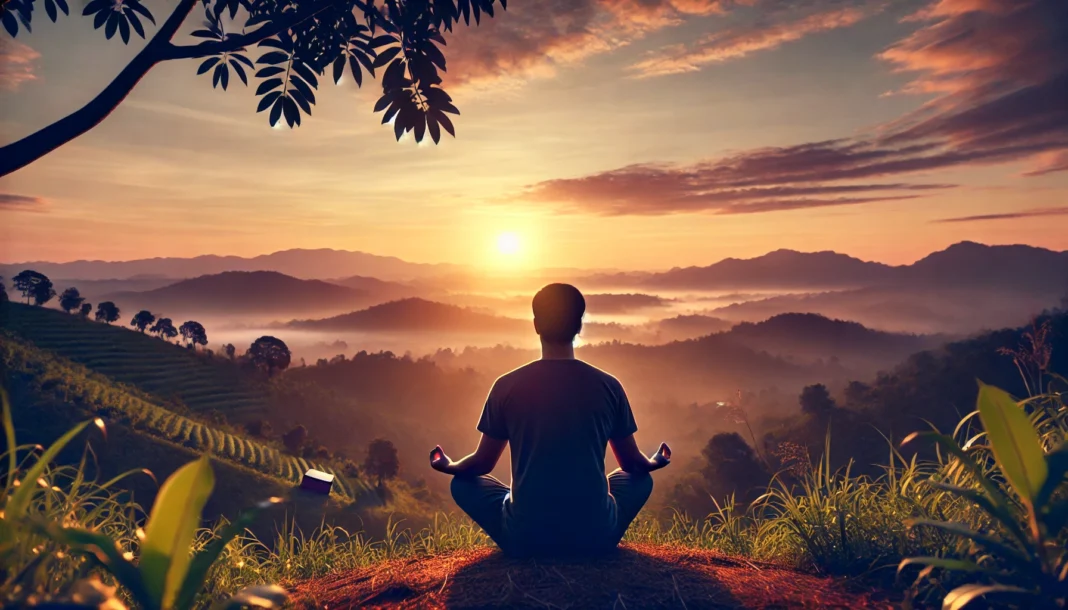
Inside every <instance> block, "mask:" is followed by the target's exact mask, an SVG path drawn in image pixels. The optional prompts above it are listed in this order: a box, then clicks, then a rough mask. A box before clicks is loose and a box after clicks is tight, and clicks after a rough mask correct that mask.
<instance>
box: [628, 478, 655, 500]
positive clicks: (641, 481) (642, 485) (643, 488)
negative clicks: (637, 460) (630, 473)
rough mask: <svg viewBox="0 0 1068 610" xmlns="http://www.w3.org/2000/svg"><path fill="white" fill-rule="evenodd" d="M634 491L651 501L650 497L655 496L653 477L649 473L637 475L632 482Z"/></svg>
mask: <svg viewBox="0 0 1068 610" xmlns="http://www.w3.org/2000/svg"><path fill="white" fill-rule="evenodd" d="M632 484H633V485H634V489H635V490H637V491H638V492H639V493H640V494H641V495H642V496H644V497H645V499H649V496H651V495H652V494H653V475H651V474H649V473H648V472H645V473H642V474H639V475H635V476H634V479H633V481H632Z"/></svg>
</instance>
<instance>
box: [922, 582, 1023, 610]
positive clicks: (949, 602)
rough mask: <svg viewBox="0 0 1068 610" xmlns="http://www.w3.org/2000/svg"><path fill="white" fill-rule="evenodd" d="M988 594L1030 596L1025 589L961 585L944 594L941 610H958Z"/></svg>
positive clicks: (1005, 586) (1004, 586)
mask: <svg viewBox="0 0 1068 610" xmlns="http://www.w3.org/2000/svg"><path fill="white" fill-rule="evenodd" d="M990 593H1016V594H1023V595H1030V594H1031V592H1030V591H1028V590H1027V589H1021V588H1020V587H1010V586H1008V585H977V584H970V585H962V586H960V587H957V588H956V589H953V590H952V591H950V592H949V593H947V594H946V598H945V599H944V600H942V610H960V609H961V608H963V607H965V606H967V605H968V604H970V603H972V602H973V601H975V600H976V599H979V598H980V597H984V596H986V595H989V594H990Z"/></svg>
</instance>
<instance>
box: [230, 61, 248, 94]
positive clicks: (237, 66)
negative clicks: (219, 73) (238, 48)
mask: <svg viewBox="0 0 1068 610" xmlns="http://www.w3.org/2000/svg"><path fill="white" fill-rule="evenodd" d="M230 65H231V66H233V67H234V72H236V73H237V77H238V78H240V79H241V82H242V83H244V84H245V86H246V87H247V86H248V77H247V76H245V69H244V68H242V67H241V64H239V63H238V62H237V61H235V60H234V56H231V57H230Z"/></svg>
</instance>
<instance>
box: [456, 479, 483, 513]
mask: <svg viewBox="0 0 1068 610" xmlns="http://www.w3.org/2000/svg"><path fill="white" fill-rule="evenodd" d="M449 491H451V492H452V499H453V501H455V502H456V505H457V506H459V507H460V508H462V509H464V510H466V508H465V507H466V506H468V505H469V504H470V501H471V499H472V498H473V497H474V496H475V495H476V494H477V493H478V479H475V478H467V477H453V478H452V484H450V485H449Z"/></svg>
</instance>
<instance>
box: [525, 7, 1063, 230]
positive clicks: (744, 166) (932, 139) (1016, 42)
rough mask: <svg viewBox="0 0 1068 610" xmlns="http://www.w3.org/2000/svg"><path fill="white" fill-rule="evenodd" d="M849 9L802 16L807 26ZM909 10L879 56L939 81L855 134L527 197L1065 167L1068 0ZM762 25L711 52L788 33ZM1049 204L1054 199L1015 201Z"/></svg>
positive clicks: (784, 197)
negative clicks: (896, 113)
mask: <svg viewBox="0 0 1068 610" xmlns="http://www.w3.org/2000/svg"><path fill="white" fill-rule="evenodd" d="M854 17H855V16H854ZM854 17H844V16H842V15H839V17H838V19H837V20H836V19H833V18H832V19H830V20H821V19H813V20H812V21H811V26H810V27H809V28H808V30H807V31H814V29H818V27H819V26H818V25H817V24H828V25H833V24H835V23H840V22H842V21H843V20H845V21H848V20H849V19H851V18H854ZM909 19H910V20H911V21H913V22H918V23H921V24H922V25H920V26H919V27H918V29H917V30H915V31H914V32H913V33H912V34H910V35H909V36H907V37H905V38H904V39H902V40H901V41H899V42H898V43H896V44H894V45H892V46H891V47H890V48H888V49H887V50H886V51H885V52H884V53H882V54H881V55H880V56H881V57H882V58H883V59H884V60H886V61H889V62H891V63H892V64H893V65H894V67H895V69H897V70H900V71H908V72H911V73H914V74H915V78H914V79H913V81H912V83H911V84H910V86H909V87H908V90H909V91H925V92H931V91H937V92H940V93H939V94H938V95H937V96H936V97H935V98H934V99H933V100H932V101H930V102H928V103H926V104H924V105H923V106H921V108H920V109H919V110H917V111H915V112H911V113H908V114H906V115H905V116H903V117H901V118H899V119H897V120H895V121H892V122H890V123H888V124H886V125H882V126H879V127H878V128H876V129H873V130H871V131H869V132H868V133H866V134H861V135H859V136H857V137H854V138H848V139H840V140H830V141H825V142H813V143H808V144H801V145H797V146H789V147H781V148H760V149H754V150H748V151H742V152H739V153H737V154H734V155H730V156H727V157H722V158H719V159H710V160H706V161H701V162H698V163H695V164H692V165H688V166H677V165H658V164H652V163H650V164H639V165H632V166H628V167H623V168H620V169H616V170H612V171H607V172H602V173H598V174H594V175H591V176H586V177H579V178H571V179H560V180H551V181H546V182H541V183H538V184H534V185H531V186H530V187H528V189H527V191H526V193H525V195H524V197H525V198H526V199H528V200H533V201H538V202H545V203H556V204H557V205H559V206H560V207H561V208H562V209H564V210H581V211H585V212H590V213H595V214H605V215H623V214H636V215H653V214H670V213H679V212H699V211H703V212H711V213H716V214H739V213H756V212H770V211H779V210H791V209H799V208H811V207H823V206H831V205H856V204H864V203H871V202H876V201H886V200H895V199H901V198H912V197H916V196H920V195H922V194H923V192H924V191H929V190H931V189H938V188H946V187H947V185H940V184H909V183H902V182H898V181H897V180H899V179H900V178H902V177H904V176H906V175H908V174H913V173H917V172H930V171H936V170H943V169H953V168H959V167H964V166H975V165H982V164H998V163H1007V162H1017V161H1030V162H1032V163H1033V164H1034V166H1035V167H1034V169H1033V170H1032V171H1030V172H1027V174H1026V175H1042V174H1049V173H1053V172H1061V171H1068V102H1066V100H1068V2H1065V1H1064V0H1017V1H1015V2H1012V3H1005V2H994V1H993V0H941V1H939V2H936V3H934V4H933V5H932V6H931V7H930V8H929V9H927V10H925V11H923V12H921V13H917V14H915V15H913V16H911V17H910V18H909ZM795 25H796V23H795ZM804 30H805V28H794V29H792V30H791V29H789V28H783V29H782V32H785V31H804ZM767 32H768V31H767V30H765V34H761V35H755V36H739V35H737V34H735V35H727V36H726V37H725V38H724V39H722V40H721V43H722V44H720V45H719V46H720V50H719V51H718V53H719V54H718V55H716V54H710V55H709V56H711V57H720V56H723V55H724V54H726V55H730V54H731V53H735V54H737V53H736V52H734V51H729V50H728V49H735V48H741V49H743V50H744V49H753V48H761V46H762V44H763V45H768V44H771V45H774V44H780V43H781V42H779V41H781V40H784V39H789V38H788V37H787V36H785V35H784V34H781V33H780V35H778V36H776V35H774V33H767ZM725 40H730V41H734V42H739V41H748V42H747V43H746V44H727V43H726V42H724V41H725ZM762 41H765V42H762ZM738 52H748V51H738ZM888 180H893V181H892V182H888ZM1057 210H1060V208H1057ZM1054 214H1057V215H1059V214H1061V212H1060V211H1049V210H1046V209H1044V210H1032V211H1030V212H1027V213H1024V214H1023V215H1024V216H1048V215H1054ZM987 216H991V217H990V218H987ZM1008 217H1010V216H1005V215H985V216H982V217H979V216H969V217H964V218H963V219H950V220H947V222H949V221H952V222H964V221H971V220H990V219H995V218H1008ZM1011 217H1018V216H1011Z"/></svg>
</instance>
